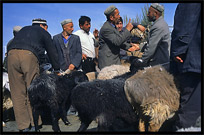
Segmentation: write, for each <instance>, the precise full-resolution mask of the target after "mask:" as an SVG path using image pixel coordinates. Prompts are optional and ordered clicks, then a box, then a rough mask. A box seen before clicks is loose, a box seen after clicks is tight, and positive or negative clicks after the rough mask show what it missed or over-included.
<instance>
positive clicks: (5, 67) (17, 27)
mask: <svg viewBox="0 0 204 135" xmlns="http://www.w3.org/2000/svg"><path fill="white" fill-rule="evenodd" d="M21 29H22V27H21V26H14V27H13V36H14V37H15V36H16V34H17V33H18V32H19V31H20V30H21ZM12 41H13V38H12V39H11V40H9V42H8V44H7V46H6V47H7V48H8V46H9V45H10V44H11V42H12ZM3 71H4V72H8V70H7V52H6V53H5V57H4V64H3Z"/></svg>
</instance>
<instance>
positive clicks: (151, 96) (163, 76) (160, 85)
mask: <svg viewBox="0 0 204 135" xmlns="http://www.w3.org/2000/svg"><path fill="white" fill-rule="evenodd" d="M124 89H125V93H126V96H127V97H128V100H129V101H131V102H132V103H134V102H135V103H137V104H139V105H145V104H148V103H152V102H153V101H155V99H158V100H159V101H160V102H161V103H165V104H167V105H168V106H169V107H170V108H171V109H172V111H176V110H177V109H178V107H179V98H180V96H179V92H178V90H177V88H176V85H175V83H174V78H173V76H172V75H170V74H169V73H168V72H167V71H166V70H165V69H164V68H163V67H161V66H154V67H151V68H147V69H145V70H139V71H138V72H137V73H136V74H135V75H133V76H132V77H130V78H129V79H127V80H126V82H125V86H124ZM130 98H131V99H130ZM133 99H134V101H132V100H133Z"/></svg>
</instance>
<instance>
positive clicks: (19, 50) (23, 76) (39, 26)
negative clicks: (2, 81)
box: [7, 19, 59, 132]
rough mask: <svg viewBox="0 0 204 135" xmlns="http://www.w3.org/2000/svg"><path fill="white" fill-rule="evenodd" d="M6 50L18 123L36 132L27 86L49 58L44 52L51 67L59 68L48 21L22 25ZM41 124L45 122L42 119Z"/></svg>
mask: <svg viewBox="0 0 204 135" xmlns="http://www.w3.org/2000/svg"><path fill="white" fill-rule="evenodd" d="M7 50H8V76H9V84H10V89H11V98H12V101H13V107H14V114H15V119H16V123H17V126H18V129H19V131H20V132H29V131H34V122H33V115H32V109H31V106H30V102H29V98H28V94H27V93H28V92H27V88H28V87H29V86H30V83H31V81H32V80H33V79H34V78H35V77H37V76H38V75H39V66H40V64H43V63H44V61H43V60H44V58H45V57H46V56H45V51H46V52H47V54H48V57H49V59H50V62H51V64H52V67H53V68H54V69H55V70H59V63H58V59H57V58H58V54H57V51H56V48H55V46H54V45H53V42H52V38H51V35H50V34H49V33H48V32H47V22H46V20H43V19H34V20H33V21H32V26H25V27H23V28H22V29H21V30H20V31H19V32H18V34H17V35H16V36H15V37H14V39H13V41H12V42H11V43H10V45H9V46H8V48H7ZM38 124H39V125H40V124H42V122H41V120H40V121H39V123H38Z"/></svg>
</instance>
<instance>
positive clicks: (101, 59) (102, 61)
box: [98, 6, 137, 69]
mask: <svg viewBox="0 0 204 135" xmlns="http://www.w3.org/2000/svg"><path fill="white" fill-rule="evenodd" d="M104 14H105V15H106V17H107V21H106V22H105V23H104V24H103V26H102V28H101V29H100V33H99V45H100V47H99V54H98V55H99V56H98V64H99V68H100V69H102V68H104V67H106V66H110V65H112V64H118V65H120V64H121V62H120V58H119V54H120V48H123V49H125V50H129V51H135V50H136V49H137V47H136V46H131V45H130V44H128V43H125V41H127V40H128V39H129V38H130V37H131V33H130V30H131V29H132V28H133V25H132V24H131V23H130V20H129V23H128V24H127V25H126V29H124V31H123V32H121V33H120V32H119V31H118V30H117V28H116V26H115V24H116V23H117V22H118V20H119V18H120V15H119V11H118V9H117V8H116V7H115V6H110V7H108V8H107V9H106V10H105V12H104Z"/></svg>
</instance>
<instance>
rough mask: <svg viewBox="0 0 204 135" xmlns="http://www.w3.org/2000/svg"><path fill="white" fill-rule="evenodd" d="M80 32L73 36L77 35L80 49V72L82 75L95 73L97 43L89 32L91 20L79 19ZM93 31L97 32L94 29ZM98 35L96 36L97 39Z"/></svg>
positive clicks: (82, 17)
mask: <svg viewBox="0 0 204 135" xmlns="http://www.w3.org/2000/svg"><path fill="white" fill-rule="evenodd" d="M79 27H80V30H78V31H76V32H74V33H73V34H75V35H78V36H79V38H80V41H81V47H82V70H83V72H84V73H88V72H95V71H96V64H95V60H96V48H95V47H97V46H98V41H97V40H96V38H95V36H94V35H93V34H92V33H91V32H90V27H91V18H89V17H88V16H81V17H80V18H79ZM95 31H97V30H96V29H95ZM97 36H98V35H96V37H97Z"/></svg>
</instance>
